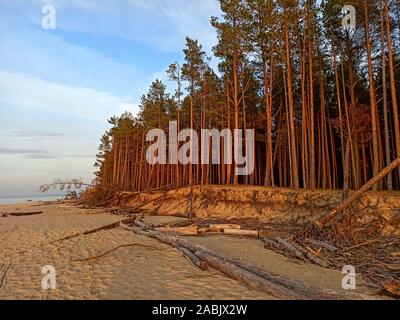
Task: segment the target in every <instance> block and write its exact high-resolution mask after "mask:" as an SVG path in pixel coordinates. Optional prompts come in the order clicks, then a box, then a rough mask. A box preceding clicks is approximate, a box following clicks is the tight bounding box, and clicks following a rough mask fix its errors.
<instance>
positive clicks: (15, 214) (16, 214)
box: [0, 211, 43, 217]
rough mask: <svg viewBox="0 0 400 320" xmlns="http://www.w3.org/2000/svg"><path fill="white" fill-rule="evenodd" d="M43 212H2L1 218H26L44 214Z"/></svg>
mask: <svg viewBox="0 0 400 320" xmlns="http://www.w3.org/2000/svg"><path fill="white" fill-rule="evenodd" d="M42 213H43V211H32V212H2V213H1V214H0V216H1V217H8V216H13V217H24V216H34V215H37V214H42Z"/></svg>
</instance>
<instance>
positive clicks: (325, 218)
mask: <svg viewBox="0 0 400 320" xmlns="http://www.w3.org/2000/svg"><path fill="white" fill-rule="evenodd" d="M399 165H400V157H398V158H397V159H396V160H394V161H393V162H392V163H391V164H389V165H388V166H387V167H386V168H385V169H383V170H382V171H381V172H379V173H378V174H377V175H376V176H375V177H373V178H372V179H371V180H369V181H368V182H367V183H366V184H365V185H363V186H362V187H361V188H360V189H358V190H357V191H355V192H354V193H352V194H351V195H350V197H348V198H347V199H346V200H344V201H343V202H342V203H341V204H340V205H339V206H338V207H336V208H334V209H333V210H331V211H330V212H329V213H328V214H327V215H325V216H323V217H321V218H320V219H318V220H316V221H314V224H315V225H316V226H317V227H318V228H319V229H322V228H323V227H324V226H325V225H327V224H328V223H329V222H330V221H331V220H333V219H334V218H335V217H336V216H337V215H338V214H339V213H341V212H342V211H343V210H345V209H347V208H349V207H350V206H351V205H352V204H353V203H354V202H355V201H356V200H358V199H360V198H361V197H362V196H363V194H364V193H366V192H367V191H369V190H370V189H371V188H372V187H373V186H374V185H376V184H377V183H379V182H380V181H381V180H382V179H384V178H385V177H386V176H387V175H388V174H389V173H390V172H392V171H393V170H394V169H396V168H397V167H398V166H399Z"/></svg>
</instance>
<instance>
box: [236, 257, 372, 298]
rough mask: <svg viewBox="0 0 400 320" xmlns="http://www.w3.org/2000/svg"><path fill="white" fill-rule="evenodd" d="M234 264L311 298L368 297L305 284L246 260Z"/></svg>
mask: <svg viewBox="0 0 400 320" xmlns="http://www.w3.org/2000/svg"><path fill="white" fill-rule="evenodd" d="M235 264H237V265H238V266H240V267H241V268H243V269H246V270H248V271H250V272H252V273H254V274H257V275H259V276H261V277H263V278H264V279H267V280H269V281H271V282H274V283H277V284H279V285H281V286H284V287H286V288H289V289H292V290H294V291H296V292H298V293H300V294H302V295H304V296H307V297H310V298H312V299H323V300H343V299H350V300H363V299H368V298H369V297H368V296H366V295H361V294H357V293H351V292H340V291H337V290H331V289H325V288H319V287H315V286H312V285H308V284H305V283H303V282H301V281H298V280H294V279H289V278H286V277H282V276H278V275H276V274H273V273H271V272H268V271H266V270H264V269H261V268H259V267H257V266H254V265H252V264H250V263H248V262H243V261H235Z"/></svg>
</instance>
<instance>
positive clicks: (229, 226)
mask: <svg viewBox="0 0 400 320" xmlns="http://www.w3.org/2000/svg"><path fill="white" fill-rule="evenodd" d="M208 229H209V230H210V231H223V230H224V229H241V226H240V224H210V225H209V227H208Z"/></svg>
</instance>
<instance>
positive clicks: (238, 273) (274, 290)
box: [195, 251, 307, 300]
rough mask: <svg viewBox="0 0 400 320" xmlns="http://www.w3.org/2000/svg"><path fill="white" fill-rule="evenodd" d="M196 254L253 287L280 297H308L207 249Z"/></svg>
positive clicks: (298, 298) (301, 298)
mask: <svg viewBox="0 0 400 320" xmlns="http://www.w3.org/2000/svg"><path fill="white" fill-rule="evenodd" d="M195 255H196V256H198V257H199V258H200V259H201V260H204V261H206V262H208V264H209V265H210V266H211V267H213V268H215V269H217V270H219V271H221V272H223V273H225V274H227V275H229V276H230V277H232V278H233V279H236V280H239V281H241V282H243V283H245V284H246V285H247V286H249V287H250V288H251V289H255V290H258V291H262V292H265V293H267V294H269V295H271V296H273V297H275V298H278V299H290V300H294V299H296V300H306V299H307V297H305V296H303V295H301V294H299V293H296V292H295V291H293V290H289V289H287V288H285V287H282V286H280V285H277V284H275V283H273V282H271V281H268V280H266V279H264V278H262V277H260V276H258V275H256V274H253V273H251V272H249V271H247V270H245V269H243V268H240V267H239V266H237V265H235V264H233V263H231V262H228V261H227V260H224V259H221V258H220V257H218V256H216V255H213V254H211V253H209V252H206V251H196V252H195Z"/></svg>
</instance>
